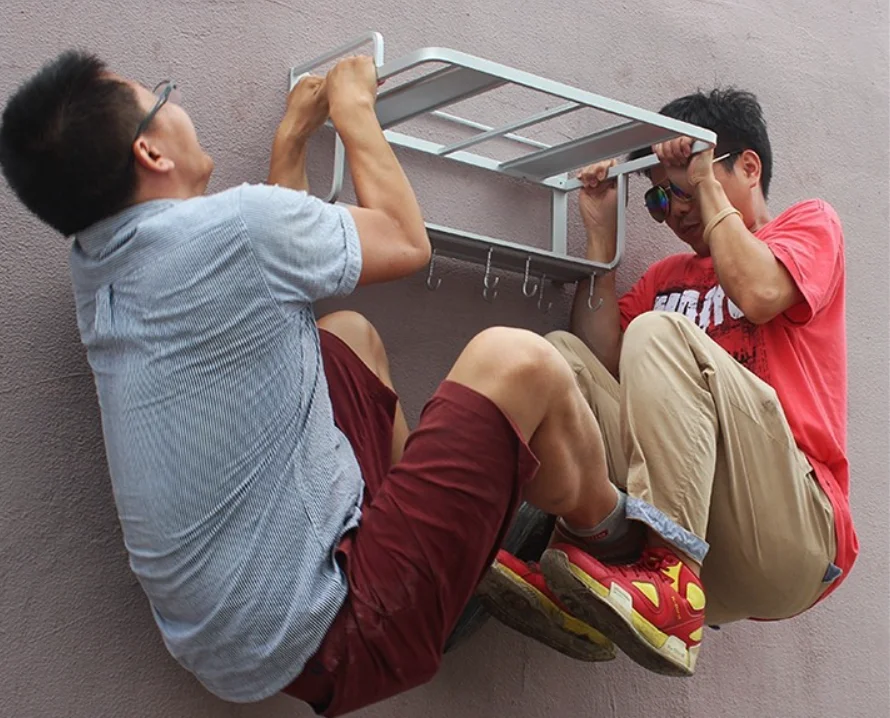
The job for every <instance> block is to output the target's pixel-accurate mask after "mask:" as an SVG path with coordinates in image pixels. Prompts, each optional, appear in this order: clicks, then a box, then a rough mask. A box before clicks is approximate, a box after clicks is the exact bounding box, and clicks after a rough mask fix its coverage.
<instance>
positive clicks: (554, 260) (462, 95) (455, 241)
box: [290, 32, 717, 308]
mask: <svg viewBox="0 0 890 718" xmlns="http://www.w3.org/2000/svg"><path fill="white" fill-rule="evenodd" d="M366 45H371V48H372V50H371V52H372V54H373V58H374V62H375V64H376V66H377V74H378V78H379V79H380V80H381V81H385V80H388V79H390V78H396V77H397V76H398V75H400V74H402V73H405V72H408V71H410V70H414V69H415V68H418V67H421V66H423V65H430V64H435V65H436V66H437V67H435V68H433V69H431V70H430V71H429V72H427V73H426V74H423V75H421V76H419V77H416V78H413V79H409V80H407V81H405V82H403V83H402V84H400V85H397V86H394V87H389V88H387V87H386V86H385V85H382V86H381V87H380V89H379V90H378V94H377V103H376V111H377V117H378V120H379V121H380V124H381V126H382V127H383V129H384V134H385V135H386V138H387V140H388V141H389V142H390V144H393V145H396V146H400V147H405V148H408V149H411V150H414V151H418V152H422V153H424V154H427V155H431V156H434V157H443V158H445V159H448V160H450V161H452V162H459V163H463V164H466V165H471V166H474V167H478V168H481V169H484V170H488V171H491V172H495V173H499V174H501V175H505V176H509V177H515V178H519V179H521V180H523V181H526V182H530V183H532V184H535V185H537V186H539V187H541V188H542V189H545V190H547V191H549V192H550V193H551V203H550V246H549V249H539V248H536V247H530V246H526V245H522V244H517V243H515V242H509V241H506V240H502V239H497V238H494V237H487V236H483V235H479V234H474V233H472V232H467V231H464V230H461V229H457V228H454V227H446V226H442V225H435V224H430V223H427V231H428V233H429V236H430V241H431V243H432V246H433V250H434V254H433V262H434V261H435V258H436V257H441V256H445V257H452V258H456V259H459V260H464V261H468V262H473V263H476V264H481V265H484V266H485V279H484V286H485V291H484V292H483V294H484V295H485V297H486V299H489V300H491V299H493V297H494V296H495V295H496V290H494V287H495V286H496V284H497V277H492V275H491V270H492V268H499V269H503V270H508V271H512V272H517V273H519V274H522V275H523V276H524V281H523V294H525V295H526V296H528V297H530V296H534V293H536V292H539V291H540V298H541V299H542V298H543V287H544V282H545V281H546V280H550V281H551V282H554V283H558V284H561V283H570V282H578V281H581V280H584V279H587V278H590V279H591V280H594V279H595V277H596V276H598V275H600V274H603V273H606V272H609V271H611V270H613V269H615V267H617V266H618V264H619V263H620V262H621V258H622V256H623V252H624V246H625V241H624V234H625V227H626V202H624V201H619V202H618V203H617V204H618V210H617V212H618V217H617V220H618V222H617V227H618V237H617V240H618V241H617V244H616V252H615V256H614V257H613V258H612V260H611V261H609V262H606V263H601V262H591V261H588V260H586V259H580V258H577V257H572V256H570V255H569V254H568V251H567V248H568V237H567V230H568V195H569V193H570V192H572V191H574V190H577V189H579V188H580V186H581V183H580V182H579V181H578V180H577V179H575V178H572V177H570V176H569V173H570V172H572V171H573V170H577V169H578V168H580V167H583V166H586V165H588V164H591V163H593V162H598V161H600V160H605V159H612V158H617V157H620V156H622V155H625V154H626V153H628V152H632V151H634V150H639V149H641V148H645V147H650V146H651V145H654V144H656V143H658V142H664V141H667V140H671V139H674V138H676V137H681V136H687V137H691V138H692V139H693V140H694V144H693V148H692V149H693V152H701V151H704V150H706V149H709V148H711V147H713V146H714V145H715V144H716V141H717V138H716V135H715V134H714V133H713V132H711V131H710V130H706V129H703V128H701V127H697V126H695V125H691V124H689V123H686V122H681V121H679V120H675V119H673V118H670V117H666V116H664V115H661V114H659V113H657V112H652V111H649V110H644V109H642V108H639V107H635V106H633V105H629V104H627V103H624V102H620V101H618V100H612V99H609V98H607V97H603V96H601V95H597V94H594V93H592V92H587V91H586V90H581V89H578V88H576V87H572V86H570V85H567V84H564V83H561V82H555V81H553V80H548V79H546V78H544V77H540V76H538V75H533V74H531V73H528V72H525V71H523V70H518V69H515V68H513V67H508V66H507V65H502V64H500V63H497V62H493V61H491V60H486V59H483V58H480V57H476V56H475V55H469V54H467V53H464V52H460V51H457V50H451V49H448V48H441V47H424V48H421V49H419V50H415V51H414V52H411V53H408V54H407V55H403V56H402V57H399V58H396V59H395V60H389V61H387V60H385V58H384V41H383V36H382V35H381V34H380V33H378V32H370V33H366V34H365V35H362V36H361V37H358V38H356V39H355V40H353V41H352V42H349V43H347V44H345V45H342V46H340V47H337V48H335V49H333V50H331V51H330V52H327V53H325V54H323V55H321V56H319V57H316V58H314V59H312V60H309V61H307V62H305V63H302V64H300V65H297V66H295V67H293V68H291V71H290V88H293V86H294V85H296V83H297V82H298V81H299V80H300V78H301V77H302V76H303V75H305V74H307V73H309V72H311V71H312V70H315V69H317V68H319V67H321V66H323V65H326V64H327V63H329V62H331V61H332V60H335V59H337V58H339V57H343V56H345V55H347V54H350V53H353V52H355V51H356V50H358V49H359V48H362V47H364V46H366ZM511 84H512V85H515V86H519V87H524V88H528V89H530V90H535V91H537V92H540V93H543V94H546V95H550V96H551V97H553V98H554V99H556V100H560V101H561V102H560V103H559V104H557V105H556V106H554V107H553V108H550V109H547V110H544V111H541V112H537V113H535V114H532V115H528V116H527V117H524V118H521V119H518V120H515V121H513V122H509V123H506V124H503V125H499V126H497V127H491V126H489V125H486V124H483V123H480V122H476V121H474V120H472V119H469V118H464V117H460V116H457V115H454V114H451V113H448V112H446V111H444V108H447V107H448V106H449V105H453V104H455V103H457V102H461V101H462V100H466V99H469V98H471V97H475V96H478V95H480V94H482V93H485V92H488V91H491V90H494V89H495V88H499V87H503V86H505V85H511ZM585 108H589V109H593V110H599V111H601V112H605V113H608V114H610V115H613V116H615V117H618V118H621V119H623V120H624V121H623V122H621V123H620V124H617V125H615V126H613V127H610V128H608V129H605V130H600V131H597V132H592V133H589V134H586V135H582V136H580V137H576V138H573V139H570V140H567V141H565V142H562V143H559V144H556V145H548V144H546V143H543V142H539V141H537V140H534V139H531V138H528V137H525V136H523V135H521V134H518V132H519V131H521V130H524V129H527V128H529V127H533V126H535V125H539V124H541V123H543V122H546V121H548V120H551V119H554V118H556V117H561V116H564V115H567V114H569V113H571V112H575V111H577V110H581V109H585ZM422 115H432V116H434V117H436V118H438V119H441V120H445V121H446V122H450V123H453V124H458V125H461V126H464V127H469V128H472V129H475V130H478V131H479V132H478V133H477V134H474V135H472V136H470V137H468V138H466V139H463V140H460V141H458V142H452V143H450V144H440V143H437V142H431V141H429V140H425V139H421V138H419V137H415V136H414V135H410V134H405V133H403V132H399V131H397V130H394V129H392V128H393V127H395V126H397V125H398V124H400V123H403V122H406V121H408V120H410V119H413V118H415V117H420V116H422ZM329 124H330V123H329ZM496 138H502V139H506V140H510V141H512V142H515V143H519V144H522V145H524V146H526V147H528V148H529V150H528V152H527V153H526V154H525V155H522V156H519V157H517V158H515V159H511V160H509V161H505V162H500V161H498V160H495V159H492V158H491V157H487V156H485V155H482V154H478V153H476V152H472V151H470V150H471V148H473V147H475V146H476V145H479V144H481V143H483V142H487V141H489V140H492V139H496ZM656 164H658V159H657V158H656V156H655V155H654V154H649V155H647V156H644V157H642V158H640V159H638V160H635V161H633V162H623V163H620V164H617V165H615V167H613V168H612V169H611V170H610V172H609V175H608V176H609V177H611V178H615V179H616V182H617V185H618V186H617V189H618V197H626V196H627V178H628V175H629V174H631V173H634V172H639V171H642V170H645V169H647V168H649V167H652V166H654V165H656ZM345 172H346V153H345V149H344V147H343V143H342V141H341V140H340V137H339V136H337V137H336V139H335V149H334V171H333V178H332V182H331V189H330V191H329V192H328V194H327V196H326V197H325V200H326V201H328V202H336V201H337V199H338V197H339V195H340V192H341V191H342V188H343V180H344V177H345ZM432 272H433V264H432V262H431V264H430V271H429V275H428V277H427V286H428V287H429V288H430V289H433V288H435V287H436V286H438V282H436V283H433V281H432ZM532 277H533V278H536V279H538V280H539V281H538V282H536V283H530V282H531V278H532ZM592 284H593V281H591V285H592ZM532 286H534V289H535V292H531V291H530V287H532ZM539 306H541V302H540V301H539ZM592 308H593V307H592Z"/></svg>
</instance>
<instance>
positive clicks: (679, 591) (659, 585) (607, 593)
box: [541, 544, 705, 676]
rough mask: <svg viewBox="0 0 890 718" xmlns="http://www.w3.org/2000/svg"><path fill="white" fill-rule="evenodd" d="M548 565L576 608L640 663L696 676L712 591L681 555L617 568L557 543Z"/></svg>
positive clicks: (563, 597) (559, 591)
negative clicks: (707, 591) (706, 590)
mask: <svg viewBox="0 0 890 718" xmlns="http://www.w3.org/2000/svg"><path fill="white" fill-rule="evenodd" d="M541 567H542V569H543V572H544V576H545V577H546V580H547V585H548V586H550V588H551V589H552V590H553V593H554V594H555V595H556V597H558V599H559V600H560V601H562V603H563V604H564V605H565V606H566V607H567V608H568V610H569V611H571V612H572V614H573V615H574V616H577V617H578V618H579V619H581V620H582V621H584V622H585V623H588V624H590V625H591V626H596V627H597V628H598V629H599V630H601V631H602V632H603V633H604V634H605V635H606V636H607V637H609V638H610V639H612V640H613V641H614V642H615V643H616V644H618V647H619V648H621V650H623V651H624V652H625V653H627V655H628V656H630V657H631V658H632V659H633V660H635V661H636V662H637V663H639V664H640V665H642V666H645V667H646V668H648V669H650V670H652V671H655V672H656V673H662V674H665V675H669V676H691V675H692V674H693V673H694V672H695V662H696V659H697V658H698V651H699V647H700V644H701V639H702V631H703V629H704V619H705V611H704V609H705V593H704V590H703V589H702V584H701V581H700V580H699V578H698V577H697V576H696V575H695V574H694V573H693V572H692V571H690V570H689V568H688V567H687V566H686V565H685V564H684V563H683V562H682V561H680V559H679V558H677V555H676V554H675V553H674V552H673V551H671V550H670V549H666V548H648V549H646V550H645V551H644V552H643V556H642V557H641V558H640V560H639V561H638V562H637V563H634V564H630V565H624V566H620V565H619V566H610V565H606V564H604V563H601V562H600V561H598V560H597V559H595V558H593V557H592V556H590V555H589V554H587V553H585V552H584V551H582V550H581V549H579V548H577V547H575V546H572V545H570V544H554V545H553V546H551V547H550V548H549V549H548V550H547V551H545V552H544V556H543V558H542V559H541Z"/></svg>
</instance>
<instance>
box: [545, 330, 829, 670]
mask: <svg viewBox="0 0 890 718" xmlns="http://www.w3.org/2000/svg"><path fill="white" fill-rule="evenodd" d="M621 377H622V385H621V386H622V394H621V399H622V401H621V418H622V434H623V439H624V449H625V452H626V454H627V456H628V457H629V469H628V493H629V494H630V496H631V499H629V502H628V515H629V516H630V517H631V518H636V519H637V520H640V521H642V522H644V523H646V524H648V525H649V527H650V529H651V530H652V533H653V535H654V536H655V537H657V543H659V544H662V545H668V546H670V547H671V550H664V549H652V550H650V552H649V554H648V557H647V558H646V559H645V561H644V565H640V566H637V567H629V568H627V569H623V568H622V569H614V568H613V569H606V568H604V567H602V566H598V565H596V564H595V563H592V562H590V561H588V560H587V559H586V558H585V557H581V558H580V560H579V563H580V564H583V566H579V565H570V564H572V561H571V560H568V559H567V555H565V554H564V555H562V556H557V555H556V554H555V553H554V555H552V556H550V557H547V558H545V573H546V574H547V576H548V579H549V578H550V576H551V575H552V576H553V580H554V584H556V583H561V584H562V585H561V587H560V589H559V590H557V593H558V594H559V595H560V596H563V593H565V597H566V602H567V603H569V604H570V607H572V608H573V609H577V610H578V611H579V614H580V615H581V617H582V618H584V619H586V620H588V621H589V622H592V623H593V624H594V625H597V626H599V627H601V628H603V630H604V631H605V632H606V633H607V635H610V636H611V637H613V638H614V639H615V641H616V642H617V643H619V645H620V646H621V647H622V648H624V649H625V650H626V651H627V652H628V653H629V654H630V655H631V656H632V657H633V658H635V659H636V660H638V661H639V662H640V663H642V664H644V665H646V666H648V667H650V668H652V669H653V670H658V671H660V672H665V673H670V674H678V675H689V674H691V673H692V671H693V670H694V665H695V659H696V657H697V652H698V644H699V642H700V640H701V634H702V631H701V628H702V625H703V620H704V609H705V598H704V593H703V592H702V584H701V583H700V582H699V580H698V579H697V578H696V577H695V575H694V573H695V571H694V569H697V568H698V566H700V565H701V563H702V562H703V561H704V559H705V555H706V554H707V552H708V544H707V543H706V539H708V540H710V541H711V542H712V544H713V545H714V546H718V545H719V546H720V550H719V552H718V553H714V554H710V555H709V558H708V561H707V562H705V566H706V567H707V568H706V569H705V573H704V576H705V578H706V581H707V579H708V576H709V575H711V576H718V575H719V576H720V579H719V580H717V581H716V582H713V581H707V582H706V583H705V587H706V588H707V589H708V591H709V592H710V593H712V594H713V596H714V598H716V599H717V603H718V604H719V605H721V606H722V607H723V608H722V610H723V617H726V616H728V611H727V606H733V607H734V608H735V610H736V614H735V617H737V618H741V617H748V616H756V615H758V612H759V611H764V610H768V612H769V617H778V615H791V613H793V612H795V611H799V610H803V609H804V608H806V607H807V606H808V605H810V604H811V603H812V601H814V600H815V598H816V597H817V595H818V592H819V588H820V582H821V578H822V576H823V575H824V574H825V571H826V568H827V567H828V563H829V562H830V561H831V558H832V557H833V554H832V553H831V552H832V551H833V546H832V545H831V544H830V542H829V541H825V540H823V538H822V537H826V536H830V535H831V534H832V530H831V523H830V514H829V515H826V512H825V506H826V505H827V502H824V501H814V488H815V487H814V484H813V482H812V479H811V478H810V477H809V471H808V467H807V466H806V465H805V459H804V458H803V457H802V455H801V453H800V451H799V450H798V449H797V447H796V446H795V444H794V440H793V437H792V436H791V432H790V430H789V428H788V425H787V422H786V421H785V418H784V414H783V412H782V408H781V406H780V405H779V402H778V399H777V398H776V395H775V392H774V391H773V390H772V389H771V388H770V387H769V386H768V385H766V384H765V383H764V382H762V381H760V380H759V379H757V377H755V376H754V375H753V374H751V373H750V372H748V371H747V370H745V369H744V368H742V367H741V366H740V365H739V364H738V363H737V362H735V361H734V360H733V359H732V357H731V356H729V355H728V354H727V353H726V352H725V351H723V350H722V349H721V348H720V347H719V346H718V345H717V344H716V343H714V342H713V341H712V340H711V339H709V338H708V337H707V336H706V335H705V334H704V332H702V331H701V330H699V329H698V328H697V327H695V326H694V325H693V324H692V323H691V322H689V321H688V320H687V319H686V318H685V317H682V316H680V315H676V314H667V313H650V314H646V315H643V316H642V317H639V318H638V319H637V320H635V321H634V322H633V323H632V324H631V326H630V327H629V328H628V330H627V332H626V334H625V337H624V348H623V351H622V359H621ZM783 543H784V545H785V546H787V548H780V547H782V546H783ZM814 547H815V550H814ZM569 553H570V552H569ZM678 558H679V559H681V560H682V561H683V563H684V564H685V567H684V566H683V565H681V564H680V563H679V562H678V561H677V559H678ZM712 566H713V570H711V567H712ZM572 573H573V574H574V575H573V576H570V574H572ZM641 586H642V587H643V588H645V590H643V589H641V588H640V587H641ZM653 596H654V597H655V598H654V600H653ZM590 597H593V598H594V599H595V600H594V601H589V600H588V599H589V598H590ZM669 603H670V604H672V605H674V606H676V607H679V608H678V609H677V610H678V611H679V612H680V614H681V617H680V619H681V620H679V621H674V622H673V623H672V620H673V619H670V617H669V616H666V615H665V611H664V610H662V609H663V608H664V606H666V605H668V604H669ZM743 604H744V606H743ZM765 604H769V606H768V607H767V606H766V605H765ZM779 604H781V605H779ZM653 605H654V606H655V607H654V608H653ZM708 617H709V620H714V618H713V614H712V612H711V610H710V609H709V610H708Z"/></svg>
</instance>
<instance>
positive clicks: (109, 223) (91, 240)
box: [74, 199, 181, 259]
mask: <svg viewBox="0 0 890 718" xmlns="http://www.w3.org/2000/svg"><path fill="white" fill-rule="evenodd" d="M179 201H181V200H175V199H155V200H150V201H148V202H140V203H139V204H134V205H132V206H131V207H127V208H126V209H124V210H122V211H120V212H118V213H117V214H113V215H111V216H110V217H106V218H105V219H102V220H99V221H98V222H96V223H95V224H92V225H90V226H89V227H87V228H86V229H85V230H83V231H81V232H78V233H77V234H76V235H75V236H74V241H75V243H76V244H77V245H78V247H80V250H81V251H82V252H83V253H84V254H85V255H86V256H88V257H89V258H90V259H101V258H103V257H104V256H106V255H108V254H109V253H110V252H112V251H113V250H114V249H115V245H116V244H117V243H116V242H114V241H113V240H114V238H115V237H116V236H118V235H119V234H120V233H121V231H122V230H124V229H126V228H127V227H128V226H130V225H133V224H135V223H136V222H137V221H140V220H144V219H146V218H147V217H150V216H152V215H155V214H157V213H158V212H162V211H163V210H165V209H168V208H169V207H172V206H173V205H174V204H176V203H177V202H179Z"/></svg>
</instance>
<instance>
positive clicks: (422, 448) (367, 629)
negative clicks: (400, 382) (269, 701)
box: [284, 331, 538, 716]
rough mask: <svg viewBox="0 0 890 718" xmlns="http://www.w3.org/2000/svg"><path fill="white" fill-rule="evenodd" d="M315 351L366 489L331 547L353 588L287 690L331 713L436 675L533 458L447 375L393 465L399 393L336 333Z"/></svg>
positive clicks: (486, 404)
mask: <svg viewBox="0 0 890 718" xmlns="http://www.w3.org/2000/svg"><path fill="white" fill-rule="evenodd" d="M321 348H322V356H323V359H324V367H325V374H326V376H327V379H328V384H329V386H330V394H331V401H332V403H333V406H334V420H335V422H336V424H337V426H338V427H339V428H340V430H341V431H342V432H343V433H344V434H345V435H346V436H347V438H348V439H349V441H350V442H351V444H352V446H353V448H354V450H355V453H356V456H357V457H358V462H359V465H360V466H361V469H362V476H363V478H364V481H365V494H364V500H363V505H362V521H361V525H360V526H359V528H357V529H356V530H354V531H352V532H350V534H348V535H347V536H346V537H345V538H344V540H343V542H342V543H341V545H340V547H339V550H338V552H337V556H338V560H339V562H340V565H341V566H342V567H343V570H344V571H345V573H346V577H347V580H348V581H349V594H348V596H347V598H346V601H345V603H344V604H343V607H342V608H341V609H340V612H339V613H338V615H337V617H336V619H335V620H334V623H333V625H332V626H331V627H330V629H329V630H328V632H327V635H326V636H325V638H324V641H323V642H322V644H321V647H320V648H319V649H318V652H317V653H316V654H315V656H313V657H312V658H311V659H310V660H309V662H308V663H307V664H306V666H305V668H304V670H303V673H302V674H301V675H300V676H299V677H298V678H297V679H296V680H295V681H294V682H293V683H291V684H290V685H289V686H288V687H287V688H285V689H284V692H285V693H288V694H290V695H292V696H295V697H297V698H299V699H301V700H304V701H306V702H307V703H309V704H310V705H311V706H312V707H313V709H314V710H315V711H316V712H317V713H319V714H322V715H325V716H337V715H342V714H344V713H348V712H350V711H354V710H357V709H359V708H361V707H362V706H366V705H369V704H371V703H375V702H377V701H381V700H383V699H385V698H388V697H390V696H393V695H395V694H397V693H401V692H403V691H407V690H408V689H410V688H413V687H415V686H418V685H420V684H422V683H424V682H426V681H428V680H429V679H430V678H432V677H433V675H434V674H435V673H436V671H437V669H438V667H439V663H440V661H441V657H442V651H443V648H444V645H445V641H446V639H447V638H448V636H449V635H450V633H451V631H452V629H453V628H454V626H455V624H456V623H457V621H458V619H459V618H460V615H461V613H462V611H463V609H464V607H465V606H466V604H467V602H468V601H469V600H470V598H471V597H472V595H473V592H474V591H475V589H476V586H477V585H478V583H479V581H480V580H481V578H482V576H483V574H484V572H485V570H486V569H487V568H488V566H489V564H490V563H491V561H492V560H493V558H494V556H495V554H496V553H497V549H498V547H499V546H500V545H501V543H502V541H503V539H504V537H505V535H506V532H507V529H508V528H509V524H510V521H511V519H512V517H513V514H514V512H515V510H516V508H517V506H518V504H519V502H520V499H521V495H522V487H523V485H524V484H525V483H526V482H528V481H529V480H530V479H531V478H532V477H533V476H534V474H535V472H536V471H537V469H538V461H537V459H536V458H535V457H534V455H533V454H532V452H531V450H530V449H529V448H528V446H527V445H526V443H525V441H523V439H522V437H521V435H520V434H519V432H518V431H517V429H516V428H515V427H514V425H513V424H512V422H511V421H510V420H509V419H508V418H507V417H506V416H504V414H503V413H502V412H501V411H500V410H499V409H498V408H497V407H496V406H495V405H494V404H493V403H492V402H491V401H489V400H488V399H486V398H485V397H483V396H482V395H481V394H478V393H476V392H474V391H472V390H471V389H468V388H467V387H465V386H463V385H461V384H456V383H454V382H448V381H446V382H443V383H442V384H441V386H440V387H439V388H438V390H437V391H436V393H435V394H434V395H433V397H432V399H430V401H429V402H428V403H427V405H426V406H425V407H424V410H423V413H422V415H421V417H420V423H419V425H418V426H417V429H416V430H415V431H414V432H413V433H412V434H411V436H410V438H409V439H408V442H407V444H406V446H405V452H404V455H403V457H402V460H401V461H400V462H399V463H398V464H396V465H395V466H392V467H390V456H391V448H392V427H393V417H394V415H395V408H396V402H397V397H396V395H395V394H394V393H393V392H392V391H391V390H390V389H389V388H388V387H386V386H385V385H384V384H383V383H382V382H381V381H380V380H379V379H378V378H377V376H376V375H374V373H373V372H371V370H370V369H369V368H368V367H367V366H366V365H365V364H364V363H363V362H362V361H361V360H360V359H359V358H358V357H357V356H356V355H355V354H354V353H353V352H352V350H351V349H350V348H349V347H348V346H347V345H346V344H344V343H343V342H342V341H341V340H340V339H338V338H337V337H335V336H334V335H333V334H330V333H328V332H325V331H322V332H321Z"/></svg>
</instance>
